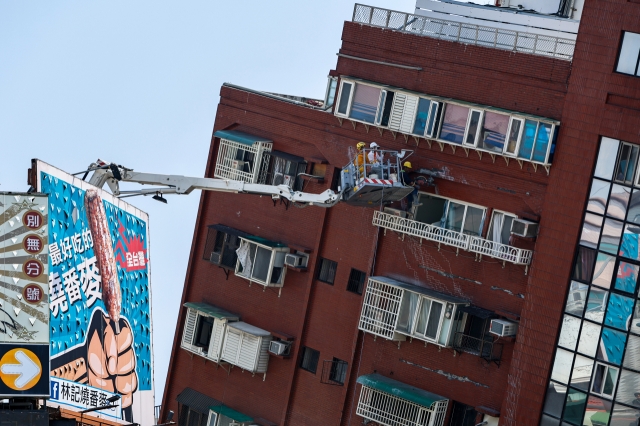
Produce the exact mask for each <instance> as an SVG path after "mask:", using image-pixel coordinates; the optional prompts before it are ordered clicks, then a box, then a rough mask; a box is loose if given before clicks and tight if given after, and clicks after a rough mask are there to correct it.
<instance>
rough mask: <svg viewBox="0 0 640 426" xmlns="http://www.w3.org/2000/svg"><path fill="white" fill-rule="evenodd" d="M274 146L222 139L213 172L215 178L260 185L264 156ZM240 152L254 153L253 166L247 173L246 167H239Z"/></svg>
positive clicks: (268, 143)
mask: <svg viewBox="0 0 640 426" xmlns="http://www.w3.org/2000/svg"><path fill="white" fill-rule="evenodd" d="M272 146H273V144H272V143H271V142H255V143H254V144H253V145H245V144H242V143H238V142H233V141H230V140H227V139H220V146H219V147H218V158H217V160H216V167H215V170H214V172H213V175H214V177H217V178H221V179H232V180H240V181H244V182H247V183H258V178H259V177H260V171H261V170H262V163H263V162H264V161H263V160H264V158H263V155H264V153H265V152H270V151H271V148H272ZM239 151H248V152H251V153H253V164H252V165H251V166H249V167H246V168H248V169H249V171H245V170H244V169H245V167H240V166H239V164H240V163H238V161H242V160H236V158H237V156H238V152H239Z"/></svg>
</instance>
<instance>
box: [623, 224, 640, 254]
mask: <svg viewBox="0 0 640 426" xmlns="http://www.w3.org/2000/svg"><path fill="white" fill-rule="evenodd" d="M638 234H640V227H638V226H636V225H630V224H627V225H625V227H624V234H623V235H622V245H620V256H624V257H627V258H629V259H633V260H640V251H638Z"/></svg>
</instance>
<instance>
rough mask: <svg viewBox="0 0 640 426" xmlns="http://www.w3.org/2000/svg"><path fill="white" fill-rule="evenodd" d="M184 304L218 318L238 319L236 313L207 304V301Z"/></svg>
mask: <svg viewBox="0 0 640 426" xmlns="http://www.w3.org/2000/svg"><path fill="white" fill-rule="evenodd" d="M184 306H186V307H187V308H191V309H195V310H196V311H198V312H202V313H203V314H205V315H209V316H211V317H214V318H218V319H235V320H238V319H240V317H239V316H238V315H236V314H232V313H231V312H228V311H225V310H224V309H222V308H218V307H217V306H213V305H209V304H207V303H194V302H186V303H185V304H184Z"/></svg>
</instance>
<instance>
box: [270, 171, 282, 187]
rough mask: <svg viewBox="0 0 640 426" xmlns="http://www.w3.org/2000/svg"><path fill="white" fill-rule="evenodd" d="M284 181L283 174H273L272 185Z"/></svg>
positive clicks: (280, 183)
mask: <svg viewBox="0 0 640 426" xmlns="http://www.w3.org/2000/svg"><path fill="white" fill-rule="evenodd" d="M283 183H284V174H282V173H274V174H273V185H274V186H278V185H282V184H283Z"/></svg>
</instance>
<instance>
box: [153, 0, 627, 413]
mask: <svg viewBox="0 0 640 426" xmlns="http://www.w3.org/2000/svg"><path fill="white" fill-rule="evenodd" d="M502 3H503V4H502V6H508V4H505V3H508V2H504V1H503V2H502ZM523 3H526V2H523ZM535 3H536V8H537V9H538V10H537V11H531V10H520V9H518V8H517V7H516V8H514V7H500V8H498V7H481V6H473V5H465V4H459V3H455V2H434V1H431V0H419V1H418V3H417V7H416V11H415V14H405V13H402V12H394V11H388V10H383V9H376V8H372V7H367V6H361V5H356V7H355V9H354V18H353V20H352V21H351V22H346V23H345V25H344V30H343V34H342V46H341V49H340V52H339V57H338V61H337V65H336V69H335V70H331V71H330V72H329V84H328V88H327V95H326V97H325V99H324V101H313V100H308V99H304V98H296V97H291V96H283V95H276V94H269V93H264V92H258V91H255V90H250V89H246V88H241V87H237V86H233V85H230V84H225V85H224V86H223V87H222V89H221V93H220V95H221V98H220V104H219V107H218V111H217V115H216V120H215V124H214V133H213V138H212V142H211V150H210V155H209V161H208V164H207V169H206V176H207V177H219V178H227V179H236V180H245V181H247V182H252V183H266V184H287V185H290V186H291V187H293V188H294V189H297V190H303V191H304V192H312V193H320V192H322V191H324V190H326V189H328V188H333V189H334V190H337V189H338V188H339V187H340V186H341V182H340V176H341V169H342V168H343V167H344V166H345V165H346V164H348V163H349V162H350V161H351V160H352V158H353V155H354V151H353V147H354V146H355V145H356V143H357V142H359V141H365V142H367V144H368V143H370V142H376V143H378V144H379V145H380V146H382V147H383V148H384V149H387V150H394V151H401V150H403V149H404V150H413V151H414V152H413V154H412V155H411V157H409V158H408V160H409V161H410V162H411V163H412V165H413V169H412V170H413V171H415V172H417V173H416V175H422V176H425V177H426V179H425V180H423V181H422V182H423V184H422V185H421V186H420V192H419V197H418V199H417V202H415V203H414V205H413V207H412V209H411V210H410V211H409V212H407V211H406V209H407V205H406V201H404V202H399V203H394V204H390V205H386V206H383V205H371V206H370V207H359V206H354V205H350V204H349V203H339V204H337V205H336V206H334V207H332V208H327V209H323V208H318V207H314V206H309V207H306V208H298V207H300V206H297V205H295V204H293V203H285V202H282V201H279V200H275V201H274V200H272V199H271V198H269V197H266V196H263V197H260V196H256V195H239V194H228V193H217V192H205V193H203V194H202V198H201V202H200V208H199V213H198V218H197V223H196V226H195V232H194V239H193V245H192V251H191V256H190V261H189V267H188V271H187V277H186V281H185V287H184V292H183V296H182V301H181V306H182V308H181V311H180V315H179V320H178V324H177V328H176V334H175V339H174V346H173V352H172V357H171V364H170V368H169V374H168V378H167V384H166V388H165V393H164V401H163V404H162V408H163V414H162V416H161V419H164V418H166V415H167V413H168V411H169V410H172V411H175V412H176V417H175V418H174V420H177V422H178V424H180V425H210V426H217V425H228V424H234V423H235V424H242V425H253V424H261V425H296V426H297V425H356V424H380V425H393V426H395V425H416V426H417V425H425V426H426V425H429V426H431V425H445V424H446V425H465V426H466V425H476V424H478V423H482V422H486V424H488V425H495V424H501V425H519V426H520V425H549V426H550V425H560V424H563V425H565V424H567V425H568V424H571V425H583V424H588V425H624V426H627V425H629V424H635V423H634V422H636V420H637V419H639V418H640V398H636V397H635V393H637V392H640V356H639V355H638V354H639V353H640V352H639V351H640V337H639V336H640V306H639V307H636V306H635V304H636V300H637V298H638V288H637V278H638V274H639V273H640V250H639V249H638V234H639V233H640V226H638V225H640V219H638V218H640V211H639V210H638V209H640V207H638V206H639V205H640V189H634V188H635V187H636V186H640V173H639V172H638V171H637V169H638V155H639V148H640V132H639V131H638V129H639V128H640V112H638V111H639V110H640V80H638V79H637V77H636V75H637V73H638V72H639V71H638V61H639V57H640V5H638V4H637V2H636V1H634V0H629V1H625V0H585V1H584V2H581V1H575V2H569V1H555V2H554V1H546V0H545V1H540V2H535ZM551 3H553V4H551ZM583 3H584V4H583ZM526 7H527V5H525V9H526ZM545 7H552V8H553V10H551V11H545V10H543V9H544V8H545ZM536 12H537V13H536ZM550 13H553V15H552V16H549V14H550ZM578 27H579V29H578ZM381 177H385V176H381ZM389 179H391V177H390V176H389ZM341 189H344V188H341ZM636 212H637V213H638V214H636ZM639 395H640V394H639Z"/></svg>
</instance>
